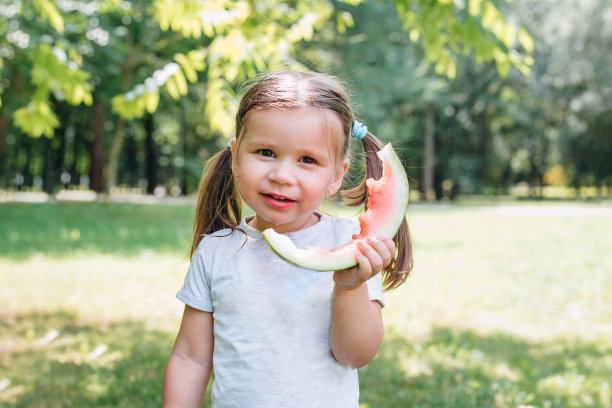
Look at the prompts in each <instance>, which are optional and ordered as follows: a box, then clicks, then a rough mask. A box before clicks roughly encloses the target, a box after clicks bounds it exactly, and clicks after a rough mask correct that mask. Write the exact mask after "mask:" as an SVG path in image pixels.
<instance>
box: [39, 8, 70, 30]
mask: <svg viewBox="0 0 612 408" xmlns="http://www.w3.org/2000/svg"><path fill="white" fill-rule="evenodd" d="M35 3H36V5H37V6H38V9H39V10H40V14H41V17H42V18H43V19H45V20H48V21H49V23H50V24H51V26H52V27H53V28H54V29H55V30H56V31H58V32H60V33H63V32H64V18H63V17H62V15H61V14H60V12H59V11H58V10H57V7H56V6H55V4H54V3H51V2H50V1H49V0H36V2H35Z"/></svg>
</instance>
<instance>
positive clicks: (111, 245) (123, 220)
mask: <svg viewBox="0 0 612 408" xmlns="http://www.w3.org/2000/svg"><path fill="white" fill-rule="evenodd" d="M193 214H194V208H193V206H191V205H144V204H123V203H121V204H120V203H110V204H104V203H97V202H96V203H57V204H51V203H36V204H21V203H20V204H17V203H9V204H1V205H0V236H1V237H2V239H1V240H0V257H4V258H10V259H25V258H28V257H29V256H31V255H33V254H36V253H42V254H45V255H51V256H66V255H70V254H72V253H74V252H75V251H88V252H97V253H109V254H110V253H112V254H120V255H134V254H138V253H139V252H141V251H143V250H153V251H157V252H160V251H161V252H173V253H177V252H178V253H185V255H186V254H187V249H188V248H189V245H190V240H191V236H190V235H191V225H192V221H193Z"/></svg>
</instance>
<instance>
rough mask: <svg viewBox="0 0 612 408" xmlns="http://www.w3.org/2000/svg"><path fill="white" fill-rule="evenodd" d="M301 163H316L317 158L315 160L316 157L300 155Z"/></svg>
mask: <svg viewBox="0 0 612 408" xmlns="http://www.w3.org/2000/svg"><path fill="white" fill-rule="evenodd" d="M302 163H306V164H316V163H317V160H316V159H313V158H312V157H310V156H304V157H302Z"/></svg>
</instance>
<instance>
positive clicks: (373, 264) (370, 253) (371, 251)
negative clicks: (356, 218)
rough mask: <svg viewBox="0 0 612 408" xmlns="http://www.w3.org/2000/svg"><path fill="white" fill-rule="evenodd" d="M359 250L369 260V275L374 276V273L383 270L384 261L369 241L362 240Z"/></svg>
mask: <svg viewBox="0 0 612 408" xmlns="http://www.w3.org/2000/svg"><path fill="white" fill-rule="evenodd" d="M359 250H360V252H361V254H363V255H364V256H365V257H366V258H367V260H368V262H369V268H368V269H369V272H370V273H369V275H368V276H372V275H373V274H376V273H378V272H380V271H381V270H382V268H383V262H384V261H383V259H382V257H381V256H380V254H379V253H378V251H377V250H376V249H375V248H374V247H373V246H372V245H370V244H369V243H367V242H363V241H361V242H360V243H359ZM364 272H365V271H364Z"/></svg>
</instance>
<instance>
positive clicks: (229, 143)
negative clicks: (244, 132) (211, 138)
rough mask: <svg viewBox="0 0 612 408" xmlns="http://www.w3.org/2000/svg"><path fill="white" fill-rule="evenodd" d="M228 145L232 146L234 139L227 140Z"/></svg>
mask: <svg viewBox="0 0 612 408" xmlns="http://www.w3.org/2000/svg"><path fill="white" fill-rule="evenodd" d="M227 147H230V148H231V147H232V139H230V140H229V142H227Z"/></svg>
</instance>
